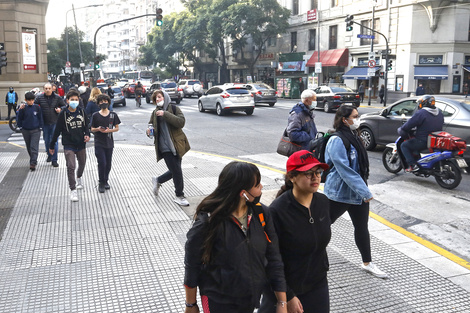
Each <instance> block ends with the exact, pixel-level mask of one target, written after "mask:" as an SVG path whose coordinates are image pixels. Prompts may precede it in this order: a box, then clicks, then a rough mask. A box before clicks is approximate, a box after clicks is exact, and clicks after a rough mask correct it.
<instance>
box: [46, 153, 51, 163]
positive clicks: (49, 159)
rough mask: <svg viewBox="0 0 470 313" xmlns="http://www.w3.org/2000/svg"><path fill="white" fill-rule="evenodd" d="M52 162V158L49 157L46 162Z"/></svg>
mask: <svg viewBox="0 0 470 313" xmlns="http://www.w3.org/2000/svg"><path fill="white" fill-rule="evenodd" d="M50 161H52V156H50V155H48V156H47V160H46V162H47V163H49V162H50Z"/></svg>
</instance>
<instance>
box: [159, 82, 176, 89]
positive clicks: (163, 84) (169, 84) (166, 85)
mask: <svg viewBox="0 0 470 313" xmlns="http://www.w3.org/2000/svg"><path fill="white" fill-rule="evenodd" d="M175 87H176V83H162V88H175Z"/></svg>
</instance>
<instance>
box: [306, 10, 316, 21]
mask: <svg viewBox="0 0 470 313" xmlns="http://www.w3.org/2000/svg"><path fill="white" fill-rule="evenodd" d="M317 16H318V15H317V9H313V10H309V11H307V22H313V21H316V20H317Z"/></svg>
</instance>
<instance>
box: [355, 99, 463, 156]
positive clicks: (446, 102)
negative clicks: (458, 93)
mask: <svg viewBox="0 0 470 313" xmlns="http://www.w3.org/2000/svg"><path fill="white" fill-rule="evenodd" d="M418 98H419V97H410V98H404V99H400V100H398V101H397V102H395V103H393V104H392V105H390V106H388V107H386V108H384V109H382V110H380V111H378V112H374V113H367V114H364V115H362V116H361V126H360V134H361V138H362V140H363V141H364V144H365V146H366V149H367V150H372V149H374V148H375V146H376V145H377V144H379V145H385V144H388V143H391V142H395V140H396V139H397V138H398V133H397V129H398V128H399V127H400V126H401V125H402V124H403V123H404V122H406V121H407V120H409V119H410V118H411V116H413V113H414V112H415V111H416V110H417V107H418V105H417V104H416V101H417V99H418ZM436 107H437V108H439V109H440V110H441V111H442V113H443V114H444V129H443V131H446V132H448V133H451V134H452V135H454V136H457V137H460V138H462V139H464V140H465V141H466V142H467V151H465V155H464V156H465V158H469V157H470V99H464V98H460V99H459V98H453V99H452V98H447V97H438V96H436Z"/></svg>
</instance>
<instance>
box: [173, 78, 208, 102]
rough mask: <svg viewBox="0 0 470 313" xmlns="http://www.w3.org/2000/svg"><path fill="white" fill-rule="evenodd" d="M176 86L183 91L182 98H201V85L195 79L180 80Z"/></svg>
mask: <svg viewBox="0 0 470 313" xmlns="http://www.w3.org/2000/svg"><path fill="white" fill-rule="evenodd" d="M178 86H179V87H180V88H181V89H182V90H183V97H185V98H186V97H191V96H193V95H196V96H198V97H200V96H202V95H203V93H204V91H203V87H204V86H203V84H202V83H201V82H200V81H199V80H196V79H182V80H180V81H179V83H178Z"/></svg>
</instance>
